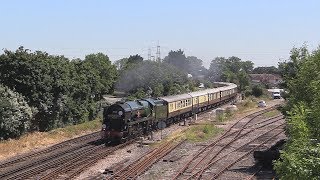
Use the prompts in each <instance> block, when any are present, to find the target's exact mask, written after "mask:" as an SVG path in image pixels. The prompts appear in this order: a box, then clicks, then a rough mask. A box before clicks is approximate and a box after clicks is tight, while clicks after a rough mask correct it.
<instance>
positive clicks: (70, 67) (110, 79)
mask: <svg viewBox="0 0 320 180" xmlns="http://www.w3.org/2000/svg"><path fill="white" fill-rule="evenodd" d="M0 77H1V79H0V83H1V84H0V92H1V98H0V138H1V139H7V138H14V137H19V136H20V135H21V134H23V133H25V132H28V131H33V130H37V131H38V130H39V131H48V130H51V129H54V128H57V127H63V126H65V125H68V124H78V123H82V122H84V121H87V120H92V119H94V118H95V116H96V114H97V106H98V105H97V104H96V102H97V101H98V100H100V99H101V97H102V95H103V94H106V93H111V92H112V91H113V85H114V82H115V81H116V78H117V71H116V68H115V66H114V65H112V63H111V61H110V60H109V58H108V56H106V55H104V54H102V53H98V54H90V55H88V56H86V57H85V59H84V60H80V59H74V60H69V59H68V58H66V57H64V56H55V55H49V54H48V53H45V52H40V51H36V52H31V51H29V50H27V49H24V48H23V47H20V48H19V49H17V50H16V51H14V52H13V51H8V50H5V51H4V53H3V54H2V55H1V56H0Z"/></svg>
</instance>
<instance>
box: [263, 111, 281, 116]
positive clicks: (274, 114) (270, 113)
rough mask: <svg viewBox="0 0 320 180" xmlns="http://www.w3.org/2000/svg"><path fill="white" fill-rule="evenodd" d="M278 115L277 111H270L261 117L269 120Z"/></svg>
mask: <svg viewBox="0 0 320 180" xmlns="http://www.w3.org/2000/svg"><path fill="white" fill-rule="evenodd" d="M279 114H280V112H279V111H278V110H272V111H269V112H266V113H264V114H263V115H262V116H263V117H264V118H271V117H273V116H276V115H279Z"/></svg>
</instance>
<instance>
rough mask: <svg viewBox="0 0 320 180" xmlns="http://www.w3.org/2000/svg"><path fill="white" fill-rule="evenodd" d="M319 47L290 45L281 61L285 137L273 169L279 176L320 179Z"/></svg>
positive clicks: (283, 177)
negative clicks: (285, 102) (285, 96)
mask: <svg viewBox="0 0 320 180" xmlns="http://www.w3.org/2000/svg"><path fill="white" fill-rule="evenodd" d="M319 70H320V49H317V50H315V51H314V52H312V53H311V54H309V52H308V50H307V49H306V46H302V47H301V48H293V50H292V51H291V56H290V59H289V60H288V61H287V62H285V63H283V64H282V67H281V73H282V75H283V77H284V79H285V81H286V85H287V86H286V87H287V89H286V90H287V92H288V96H289V97H288V99H289V101H288V103H287V105H286V107H285V111H286V113H285V114H286V116H287V118H286V122H287V128H286V134H287V136H288V137H289V139H288V142H287V143H286V145H285V148H284V150H283V151H282V153H281V160H279V161H277V162H276V163H275V169H276V172H277V173H278V175H279V176H280V178H282V179H320V174H319V169H320V153H319V152H320V92H319V89H320V76H319Z"/></svg>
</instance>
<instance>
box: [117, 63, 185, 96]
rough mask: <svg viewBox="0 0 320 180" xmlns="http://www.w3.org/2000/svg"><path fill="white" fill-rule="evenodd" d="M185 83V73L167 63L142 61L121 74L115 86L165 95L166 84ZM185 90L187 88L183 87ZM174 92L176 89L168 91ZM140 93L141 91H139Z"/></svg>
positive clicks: (131, 90)
mask: <svg viewBox="0 0 320 180" xmlns="http://www.w3.org/2000/svg"><path fill="white" fill-rule="evenodd" d="M173 82H175V83H177V84H179V85H180V84H181V85H182V84H187V83H188V79H187V75H186V74H184V73H182V72H181V71H179V70H177V68H175V67H174V66H171V65H169V64H167V63H162V62H155V61H143V62H142V63H140V64H139V66H136V67H135V68H132V69H128V70H126V71H125V72H123V74H121V76H120V78H119V80H118V82H117V85H116V88H117V89H118V90H120V91H125V92H127V93H131V94H135V93H136V92H137V91H138V89H139V88H142V89H143V90H144V91H149V90H150V89H151V90H152V93H151V95H153V96H161V95H167V94H168V91H166V90H168V89H166V88H165V85H166V84H172V86H173ZM184 90H185V91H187V89H184ZM170 92H176V91H170ZM140 94H141V93H140Z"/></svg>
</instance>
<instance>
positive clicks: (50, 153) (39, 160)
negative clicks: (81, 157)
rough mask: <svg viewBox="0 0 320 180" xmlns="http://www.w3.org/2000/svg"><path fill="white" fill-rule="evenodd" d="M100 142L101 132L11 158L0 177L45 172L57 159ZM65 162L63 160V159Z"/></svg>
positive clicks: (79, 152)
mask: <svg viewBox="0 0 320 180" xmlns="http://www.w3.org/2000/svg"><path fill="white" fill-rule="evenodd" d="M97 143H99V132H95V133H92V134H88V135H85V136H81V137H78V138H75V139H71V140H68V141H65V142H62V143H59V144H57V145H54V146H51V147H49V148H46V149H44V150H41V151H37V152H35V153H28V154H26V155H25V156H22V155H20V156H19V157H16V158H13V159H9V160H7V161H4V162H3V163H2V168H1V169H0V179H25V178H29V177H34V176H36V175H37V173H41V172H44V171H46V170H48V169H50V168H51V167H54V166H56V164H54V163H55V162H56V161H57V159H61V161H62V159H66V160H67V158H66V156H69V155H70V154H81V153H83V151H86V150H88V149H90V148H93V147H95V146H96V144H97ZM62 162H63V161H62Z"/></svg>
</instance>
